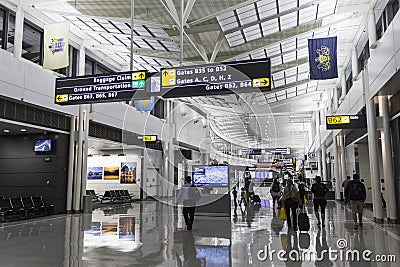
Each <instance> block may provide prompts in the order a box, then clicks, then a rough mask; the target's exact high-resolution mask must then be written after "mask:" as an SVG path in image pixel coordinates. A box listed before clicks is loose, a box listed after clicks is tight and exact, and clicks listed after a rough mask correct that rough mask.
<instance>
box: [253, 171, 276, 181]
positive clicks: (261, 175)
mask: <svg viewBox="0 0 400 267" xmlns="http://www.w3.org/2000/svg"><path fill="white" fill-rule="evenodd" d="M255 178H256V179H269V180H272V179H273V173H272V171H271V172H270V171H256V175H255Z"/></svg>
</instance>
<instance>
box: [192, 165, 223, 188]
mask: <svg viewBox="0 0 400 267" xmlns="http://www.w3.org/2000/svg"><path fill="white" fill-rule="evenodd" d="M228 179H229V170H228V166H193V183H194V185H195V186H222V187H225V186H228Z"/></svg>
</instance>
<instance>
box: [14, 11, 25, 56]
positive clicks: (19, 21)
mask: <svg viewBox="0 0 400 267" xmlns="http://www.w3.org/2000/svg"><path fill="white" fill-rule="evenodd" d="M23 33H24V10H23V8H22V7H21V6H18V7H17V12H16V14H15V34H14V57H15V58H21V55H22V38H23Z"/></svg>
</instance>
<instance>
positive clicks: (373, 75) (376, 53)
mask: <svg viewBox="0 0 400 267" xmlns="http://www.w3.org/2000/svg"><path fill="white" fill-rule="evenodd" d="M368 69H369V85H370V97H373V96H375V95H376V94H377V93H378V92H379V90H381V88H382V87H383V86H384V85H385V84H386V82H387V81H388V80H389V79H390V78H391V77H392V76H393V75H394V74H395V73H396V72H397V70H398V69H400V15H399V13H397V14H396V16H395V17H394V19H393V21H392V23H391V24H390V25H389V27H388V29H387V30H386V32H385V33H384V35H383V37H382V38H381V39H380V40H379V45H378V47H377V48H376V49H373V50H371V57H370V59H369V61H368Z"/></svg>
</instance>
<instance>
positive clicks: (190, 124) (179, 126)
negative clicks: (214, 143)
mask: <svg viewBox="0 0 400 267" xmlns="http://www.w3.org/2000/svg"><path fill="white" fill-rule="evenodd" d="M173 116H174V122H175V137H176V140H177V141H179V142H183V143H186V144H189V145H192V146H195V147H199V148H202V149H206V150H208V149H209V147H207V144H208V142H207V137H208V136H209V134H208V133H209V127H208V125H207V121H206V118H205V117H204V116H203V115H200V114H199V113H197V112H196V111H194V110H193V109H191V108H190V107H189V106H187V105H185V104H179V103H175V108H174V111H173ZM195 122H196V123H195Z"/></svg>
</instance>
